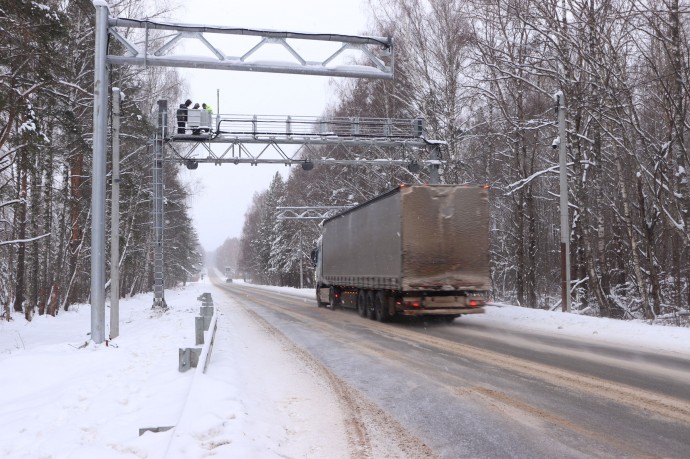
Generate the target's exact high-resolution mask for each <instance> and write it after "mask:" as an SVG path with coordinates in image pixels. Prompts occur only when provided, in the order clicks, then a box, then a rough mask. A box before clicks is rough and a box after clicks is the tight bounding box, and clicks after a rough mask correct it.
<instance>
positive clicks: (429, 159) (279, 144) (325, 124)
mask: <svg viewBox="0 0 690 459" xmlns="http://www.w3.org/2000/svg"><path fill="white" fill-rule="evenodd" d="M212 125H213V129H211V130H210V131H209V132H205V133H200V134H198V135H192V134H188V133H185V134H173V135H171V136H170V138H169V139H168V140H169V141H170V142H171V143H173V144H174V143H180V142H182V143H185V144H186V145H187V144H190V143H191V144H192V146H193V147H192V148H190V149H187V150H186V151H183V152H178V151H177V149H175V148H174V146H173V150H174V152H175V155H174V156H173V159H175V160H178V161H180V162H183V163H186V164H187V165H188V167H190V168H195V167H196V166H197V165H198V163H213V164H223V163H232V164H252V165H256V164H262V163H263V164H285V165H293V164H303V165H304V164H305V163H311V164H321V165H363V164H372V165H380V166H384V165H385V166H391V165H398V166H408V167H411V169H413V168H414V167H429V168H430V169H437V168H438V167H439V166H440V165H441V163H442V162H441V160H440V155H439V154H438V149H439V147H440V146H441V145H443V144H444V142H439V141H434V140H427V139H426V136H425V131H424V120H423V119H421V118H415V119H396V118H364V117H332V118H324V117H307V116H259V115H214V116H213V122H212ZM187 132H191V130H189V129H187ZM217 144H223V145H224V146H225V147H224V149H219V148H217V147H216V148H213V146H214V145H216V146H217ZM251 144H260V145H263V148H262V149H260V150H259V151H255V150H252V149H250V148H248V145H251ZM284 145H297V146H299V148H297V149H296V150H294V151H292V152H287V151H286V149H285V148H283V146H284ZM317 145H325V146H330V147H334V148H335V147H340V148H342V147H344V148H347V149H356V152H355V155H354V156H355V159H334V158H330V157H328V156H323V151H320V152H319V154H318V155H317V154H316V152H310V147H311V146H317ZM391 148H396V149H403V150H404V152H403V155H402V157H400V156H401V155H399V154H398V155H396V156H398V157H395V158H394V157H392V155H391Z"/></svg>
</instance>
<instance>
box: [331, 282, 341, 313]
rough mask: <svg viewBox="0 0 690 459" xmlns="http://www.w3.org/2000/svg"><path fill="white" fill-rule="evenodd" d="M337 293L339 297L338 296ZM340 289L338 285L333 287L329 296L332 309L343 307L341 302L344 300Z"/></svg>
mask: <svg viewBox="0 0 690 459" xmlns="http://www.w3.org/2000/svg"><path fill="white" fill-rule="evenodd" d="M336 295H337V297H336ZM340 295H341V293H340V289H339V288H336V287H331V289H330V291H329V293H328V297H329V299H330V300H331V303H330V304H331V309H332V310H333V311H335V310H336V309H340V307H341V302H342V297H341V296H340Z"/></svg>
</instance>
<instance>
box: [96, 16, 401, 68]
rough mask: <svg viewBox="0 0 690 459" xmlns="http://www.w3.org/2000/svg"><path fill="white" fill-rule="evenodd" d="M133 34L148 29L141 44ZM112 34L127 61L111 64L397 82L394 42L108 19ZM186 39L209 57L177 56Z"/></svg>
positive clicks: (116, 58) (115, 60)
mask: <svg viewBox="0 0 690 459" xmlns="http://www.w3.org/2000/svg"><path fill="white" fill-rule="evenodd" d="M129 29H144V36H143V37H141V34H136V40H137V41H136V42H134V41H133V39H132V38H130V34H129V33H128V32H129ZM153 30H161V31H169V32H171V33H170V34H168V35H165V36H163V37H161V34H154V33H151V31H153ZM108 32H109V34H110V35H111V37H113V38H115V39H116V40H117V41H118V42H120V43H121V44H122V49H123V53H122V55H112V54H109V55H108V56H107V60H108V63H110V64H115V65H125V64H130V65H143V66H163V67H193V68H205V69H221V70H241V71H249V72H270V73H292V74H302V75H322V76H329V77H360V78H383V79H393V67H394V56H393V39H392V38H390V37H366V36H357V35H340V34H328V33H300V32H286V31H278V30H260V29H248V28H238V27H223V26H208V25H195V24H177V23H169V22H162V21H152V20H143V19H127V18H112V17H111V18H108ZM238 37H240V38H238ZM241 37H253V38H255V40H250V41H251V43H247V40H246V38H244V39H242V38H241ZM233 38H235V40H234V41H233ZM139 39H141V40H142V41H138V40H139ZM183 39H186V40H192V41H196V42H198V43H200V44H201V45H202V46H203V48H205V49H206V50H208V56H190V55H176V54H175V51H176V46H177V45H178V44H179V43H180V42H181V41H182V40H183ZM228 41H230V43H228ZM305 42H306V43H308V42H318V43H320V44H322V45H323V44H328V45H329V46H319V48H323V49H314V47H311V48H310V49H308V50H306V49H302V48H304V44H305ZM276 46H278V49H279V52H280V57H279V58H278V59H274V58H271V59H270V60H267V59H261V53H260V51H261V50H262V49H265V48H269V47H273V48H274V49H275V47H276ZM111 48H112V47H111ZM228 48H232V50H233V52H235V53H236V54H234V55H229V54H226V52H225V51H224V49H228ZM237 50H240V51H239V52H237ZM351 52H354V55H352V56H350V55H349V54H350V53H351ZM346 54H347V55H348V56H347V57H349V58H357V64H352V63H351V62H349V61H345V62H343V60H344V59H343V58H344V57H345V55H346Z"/></svg>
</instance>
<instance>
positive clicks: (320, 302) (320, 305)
mask: <svg viewBox="0 0 690 459" xmlns="http://www.w3.org/2000/svg"><path fill="white" fill-rule="evenodd" d="M320 287H321V286H320V285H317V286H316V305H317V306H318V307H320V308H325V307H326V306H328V303H324V302H323V301H321V297H320V296H319V289H320Z"/></svg>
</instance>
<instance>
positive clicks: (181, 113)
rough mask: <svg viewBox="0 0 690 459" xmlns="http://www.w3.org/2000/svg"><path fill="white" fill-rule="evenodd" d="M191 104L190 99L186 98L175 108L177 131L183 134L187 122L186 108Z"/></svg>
mask: <svg viewBox="0 0 690 459" xmlns="http://www.w3.org/2000/svg"><path fill="white" fill-rule="evenodd" d="M190 105H192V101H191V100H190V99H187V100H186V101H185V103H184V104H180V108H178V109H177V133H178V134H184V131H185V125H186V124H187V109H188V108H189V106H190Z"/></svg>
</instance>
